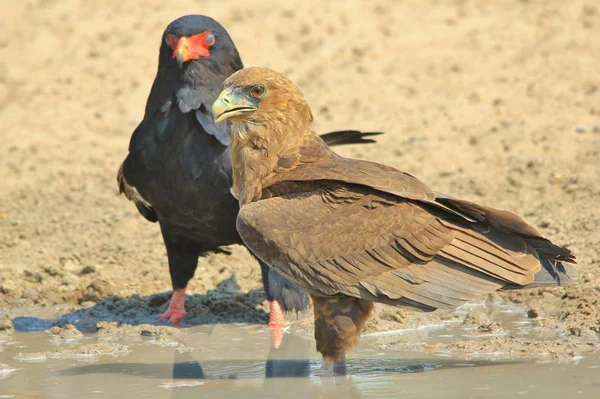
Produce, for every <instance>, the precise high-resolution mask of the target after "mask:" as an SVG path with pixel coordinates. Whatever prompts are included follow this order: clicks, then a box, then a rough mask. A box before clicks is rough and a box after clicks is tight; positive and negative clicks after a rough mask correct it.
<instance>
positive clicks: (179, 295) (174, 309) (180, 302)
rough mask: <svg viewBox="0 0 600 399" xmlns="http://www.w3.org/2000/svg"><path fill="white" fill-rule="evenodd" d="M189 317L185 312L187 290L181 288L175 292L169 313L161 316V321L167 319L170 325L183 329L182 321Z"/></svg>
mask: <svg viewBox="0 0 600 399" xmlns="http://www.w3.org/2000/svg"><path fill="white" fill-rule="evenodd" d="M186 315H187V312H186V311H185V288H179V289H176V290H175V291H173V295H172V296H171V302H170V303H169V308H168V309H167V311H166V312H165V313H163V314H161V315H160V316H158V317H159V318H161V319H167V320H168V321H169V323H171V324H174V325H176V326H178V327H181V320H183V318H184V317H185V316H186Z"/></svg>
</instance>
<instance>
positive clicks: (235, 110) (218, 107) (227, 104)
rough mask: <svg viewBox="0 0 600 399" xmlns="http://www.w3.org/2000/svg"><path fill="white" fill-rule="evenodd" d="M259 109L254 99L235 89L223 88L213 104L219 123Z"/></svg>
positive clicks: (214, 115)
mask: <svg viewBox="0 0 600 399" xmlns="http://www.w3.org/2000/svg"><path fill="white" fill-rule="evenodd" d="M257 109H258V106H257V104H256V103H255V101H254V99H249V98H248V97H247V96H245V95H244V94H243V93H241V92H240V91H237V90H235V89H225V90H223V91H222V92H221V94H219V98H217V100H216V101H215V102H214V103H213V105H212V112H213V117H214V118H215V122H217V123H219V122H222V121H224V120H227V119H230V118H233V117H234V116H237V115H241V114H243V113H247V112H254V111H256V110H257Z"/></svg>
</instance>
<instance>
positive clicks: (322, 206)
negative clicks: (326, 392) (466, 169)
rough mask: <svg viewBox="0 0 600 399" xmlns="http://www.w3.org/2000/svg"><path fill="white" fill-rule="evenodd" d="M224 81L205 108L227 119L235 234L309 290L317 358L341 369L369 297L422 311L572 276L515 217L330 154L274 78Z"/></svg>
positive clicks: (252, 71) (555, 252)
mask: <svg viewBox="0 0 600 399" xmlns="http://www.w3.org/2000/svg"><path fill="white" fill-rule="evenodd" d="M224 86H225V89H224V90H223V91H222V92H221V94H220V95H219V98H218V99H217V101H215V103H214V104H213V107H212V108H213V115H214V117H215V120H216V121H217V122H221V121H224V120H228V121H230V123H231V132H232V144H231V145H232V147H231V148H232V154H231V156H232V165H233V188H232V192H233V194H234V195H235V196H236V197H237V198H238V200H239V204H240V206H241V209H240V212H239V214H238V217H237V229H238V232H239V233H240V236H241V237H242V239H243V240H244V243H245V244H246V245H247V246H248V248H250V250H251V251H252V252H253V253H254V254H255V255H256V256H258V257H259V258H261V259H262V260H263V261H264V262H266V263H267V264H268V265H270V266H272V267H274V268H275V269H276V270H277V271H279V272H280V273H281V274H283V275H284V276H285V277H287V278H288V279H290V280H291V281H292V282H294V283H296V284H298V285H299V286H301V287H303V288H304V289H306V290H307V291H308V292H309V294H310V295H311V297H312V300H313V303H314V317H315V338H316V341H317V350H318V351H319V352H321V354H322V355H323V357H324V358H325V359H326V360H330V361H333V362H335V363H337V364H338V365H343V363H344V358H345V353H346V351H347V350H348V349H349V348H351V347H352V346H353V345H354V344H355V342H356V340H357V338H358V336H359V335H360V332H361V330H362V328H363V326H364V323H365V322H366V320H367V318H368V317H369V314H370V313H371V311H372V309H373V302H381V303H385V304H388V305H394V306H400V307H405V308H410V309H416V310H421V311H432V310H435V309H440V308H446V309H447V308H454V307H456V306H459V305H461V304H463V303H465V302H467V301H469V300H471V299H473V298H477V297H481V296H483V295H485V294H488V293H490V292H494V291H496V290H500V289H521V288H531V287H537V286H540V285H542V286H553V285H565V284H568V283H570V282H571V281H572V277H573V276H574V269H573V268H572V267H571V266H569V265H565V264H563V262H574V259H575V257H574V255H573V254H572V253H571V252H570V251H569V250H568V249H566V248H564V247H559V246H557V245H555V244H553V243H552V242H550V241H549V240H548V239H546V238H544V237H543V236H542V235H541V234H540V233H539V232H538V231H537V230H536V229H535V228H533V227H532V226H530V225H529V224H527V223H526V222H525V221H523V220H522V219H521V218H520V217H518V216H516V215H514V214H512V213H509V212H505V211H501V210H497V209H493V208H488V207H485V206H481V205H477V204H474V203H472V202H468V201H463V200H458V199H454V198H451V197H448V196H445V195H441V194H439V193H436V192H435V191H433V190H431V189H430V188H429V187H427V186H426V185H425V184H424V183H422V182H421V181H419V180H417V179H416V178H415V177H413V176H411V175H409V174H407V173H404V172H401V171H399V170H397V169H394V168H392V167H390V166H386V165H381V164H378V163H375V162H367V161H361V160H356V159H348V158H344V157H341V156H339V155H337V154H336V153H334V152H333V151H331V150H330V149H329V147H327V145H325V143H324V142H323V140H322V139H321V138H319V136H318V135H316V134H315V132H314V131H313V129H312V127H311V125H312V120H313V116H312V113H311V110H310V108H309V106H308V104H307V102H306V100H305V99H304V96H303V95H302V92H301V91H300V90H299V89H298V88H297V87H296V86H295V85H294V84H293V83H291V82H290V81H289V80H288V79H287V78H286V77H284V76H283V75H281V74H279V73H277V72H274V71H272V70H269V69H265V68H248V69H244V70H241V71H239V72H236V73H234V74H233V75H232V76H231V77H229V78H228V79H227V80H226V81H225V84H224Z"/></svg>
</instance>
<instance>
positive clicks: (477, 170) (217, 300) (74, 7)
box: [0, 0, 600, 336]
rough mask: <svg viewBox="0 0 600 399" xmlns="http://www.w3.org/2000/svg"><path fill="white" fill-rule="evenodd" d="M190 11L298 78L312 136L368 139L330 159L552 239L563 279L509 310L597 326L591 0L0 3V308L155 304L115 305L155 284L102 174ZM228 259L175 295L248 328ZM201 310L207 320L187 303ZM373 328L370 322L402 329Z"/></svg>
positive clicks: (238, 279) (249, 263) (160, 271)
mask: <svg viewBox="0 0 600 399" xmlns="http://www.w3.org/2000/svg"><path fill="white" fill-rule="evenodd" d="M190 13H198V14H206V15H209V16H212V17H213V18H215V19H216V20H217V21H219V22H220V23H221V24H223V25H224V27H225V28H226V29H227V30H228V31H229V33H230V35H231V36H232V38H233V40H234V42H235V43H236V45H237V47H238V49H239V51H240V54H241V56H242V59H243V61H244V63H245V65H246V66H257V65H261V66H267V67H270V68H273V69H276V70H278V71H281V72H283V73H285V74H287V75H288V76H289V77H290V78H291V79H292V80H293V81H294V82H295V83H297V84H298V85H299V86H300V87H301V88H302V90H303V91H304V93H305V95H306V97H307V98H308V100H309V103H310V104H311V106H312V109H313V111H314V115H315V119H316V129H317V131H319V132H326V131H329V130H336V129H346V128H354V129H362V130H371V131H372V130H376V131H384V132H386V134H385V135H384V136H381V137H379V138H378V144H376V145H372V146H364V147H352V148H343V149H341V150H340V152H342V153H343V154H344V155H347V156H354V157H361V158H366V159H370V160H375V161H379V162H384V163H387V164H390V165H392V166H395V167H397V168H400V169H402V170H404V171H407V172H409V173H411V174H414V175H416V176H417V177H419V178H420V179H421V180H423V181H424V182H426V183H427V184H428V185H430V186H432V187H433V188H435V189H436V190H438V191H442V192H447V193H451V194H453V195H455V196H459V197H462V198H465V199H469V200H473V201H477V202H480V203H483V204H487V205H490V206H494V207H498V208H502V209H506V210H510V211H513V212H516V213H518V214H520V215H523V216H524V218H525V219H526V220H527V221H528V222H530V223H532V224H533V225H535V226H537V227H538V228H539V229H540V230H541V231H542V232H543V233H544V234H546V235H547V236H548V237H549V238H551V239H552V240H554V241H555V242H557V243H560V244H566V245H568V246H569V247H570V248H571V249H572V250H573V251H574V252H575V253H576V254H577V256H578V259H579V270H580V271H581V274H582V276H583V277H584V278H583V279H582V283H581V284H580V285H578V286H576V287H572V288H569V289H568V291H567V295H565V290H563V289H558V290H552V291H550V290H548V291H534V292H533V293H529V292H528V293H527V294H526V295H523V294H512V296H511V297H510V299H513V300H517V301H519V302H522V303H525V304H526V305H527V306H529V307H530V308H531V310H533V311H536V312H544V314H545V315H548V316H549V317H550V318H551V320H556V317H554V316H556V315H558V314H560V313H561V312H562V311H563V310H564V309H567V310H568V313H567V315H566V316H564V317H562V319H561V320H560V323H562V324H561V325H562V326H564V328H565V331H568V332H569V333H570V334H573V335H577V334H579V335H583V336H588V335H589V334H591V333H592V332H593V331H594V330H595V329H596V330H597V329H598V327H599V326H600V317H599V315H598V307H597V304H596V302H595V301H597V300H598V299H599V298H600V292H599V291H598V290H597V287H598V286H599V282H600V274H599V273H598V270H599V262H600V231H599V229H598V226H599V225H600V210H599V209H600V208H599V207H598V203H599V200H600V184H599V183H600V167H599V164H600V160H599V159H600V90H599V89H600V74H599V72H598V71H599V69H598V68H599V65H600V64H599V61H600V42H599V41H598V38H600V5H599V4H598V2H597V1H592V0H573V1H568V2H567V1H559V0H556V1H551V0H548V1H536V0H521V1H509V0H503V1H496V2H480V1H468V0H456V1H441V0H439V1H434V0H429V1H421V0H412V1H411V0H409V1H393V0H389V1H384V0H376V1H367V0H364V1H359V0H344V1H341V0H340V1H329V2H323V1H321V0H304V1H302V2H288V3H287V4H286V5H282V3H281V2H280V1H274V0H273V1H271V0H265V1H252V2H239V1H233V0H220V1H183V0H169V1H162V0H161V1H157V0H148V1H144V2H138V1H129V0H105V1H102V2H89V1H85V0H62V1H61V0H39V1H23V2H16V1H3V4H2V17H0V18H1V19H2V23H1V26H2V29H0V53H1V54H2V57H1V59H0V138H1V139H2V145H1V146H0V294H1V298H2V299H1V302H2V308H3V310H2V311H3V312H4V313H5V314H9V315H13V316H14V315H16V314H20V313H24V312H26V311H25V310H24V309H29V308H32V307H40V306H46V307H52V306H54V305H60V306H66V307H68V308H70V309H76V308H78V307H79V306H94V305H95V304H97V303H98V302H99V301H102V300H104V299H105V298H106V297H108V296H111V295H115V296H117V297H118V298H121V299H122V301H130V302H127V303H129V304H131V303H135V306H138V307H141V308H144V307H146V308H148V309H149V310H148V313H149V314H153V313H156V314H158V313H159V310H161V309H162V307H164V306H166V304H165V302H166V300H167V299H166V298H167V296H166V294H164V295H163V296H162V297H160V298H159V300H156V297H150V298H155V299H154V302H153V300H152V299H147V298H146V297H144V298H146V299H142V300H140V299H139V298H138V299H136V298H137V297H131V295H133V294H140V295H142V296H146V295H150V294H155V293H157V292H167V291H169V290H170V288H171V287H170V282H169V277H168V269H167V262H166V256H165V253H164V247H163V245H162V242H161V238H160V234H159V229H158V226H157V225H151V224H149V223H147V222H146V221H145V220H143V219H142V217H141V216H139V215H138V213H137V211H136V210H135V208H134V206H133V205H132V204H131V203H129V202H128V201H127V200H126V199H125V198H124V197H120V196H119V195H118V191H117V185H116V180H115V178H116V173H117V169H118V167H119V165H120V163H121V161H122V160H123V158H124V157H125V155H126V153H127V146H128V143H129V138H130V135H131V133H132V131H133V129H134V128H135V127H136V125H137V123H138V122H139V121H140V120H141V118H142V116H143V109H144V105H145V101H146V98H147V95H148V93H149V90H150V86H151V84H152V81H153V79H154V75H155V73H156V68H157V58H158V48H159V45H160V42H161V35H162V32H163V30H164V29H165V27H166V26H167V24H168V23H169V22H170V21H171V20H173V19H175V18H177V17H179V16H181V15H184V14H190ZM230 250H231V252H232V254H231V255H224V254H219V255H214V256H211V257H208V258H205V259H201V260H200V266H199V268H198V271H197V272H196V277H195V278H194V279H193V280H192V281H191V283H190V286H189V291H188V292H189V293H191V294H194V293H196V294H199V295H200V294H202V295H204V294H207V293H210V295H209V296H208V298H209V300H206V296H202V301H204V302H194V299H193V298H192V299H191V300H190V301H188V307H189V309H188V310H190V317H191V319H190V320H194V319H193V317H199V319H196V320H198V322H200V323H201V322H210V321H212V322H215V321H220V320H234V321H252V322H264V320H265V317H266V316H265V313H264V312H263V311H262V310H263V308H261V305H260V302H261V300H262V297H261V295H262V293H261V291H260V287H261V286H260V273H259V268H258V266H257V265H256V263H255V261H254V260H253V259H251V257H250V256H249V255H248V254H247V253H246V251H245V250H244V249H243V248H241V247H232V248H230ZM211 295H212V296H211ZM231 296H234V297H236V298H238V299H237V300H238V302H239V301H242V302H243V301H244V300H246V299H248V298H249V299H248V301H250V302H249V303H255V302H256V301H258V303H259V305H258V308H257V310H256V313H254V314H248V310H247V308H244V307H241V308H239V307H238V308H236V307H233V306H229V305H227V303H228V302H223V301H225V300H226V299H224V298H229V297H231ZM132 298H133V299H132ZM161 298H162V299H161ZM136 301H137V302H136ZM140 301H141V302H140ZM207 301H208V302H207ZM211 301H212V302H211ZM541 301H543V306H542V305H541V303H542V302H541ZM120 303H124V302H120ZM215 304H225V305H224V306H222V309H221V308H219V307H218V306H217V305H215ZM595 304H596V305H595ZM209 305H211V306H212V307H213V308H214V309H215V310H213V311H212V313H206V312H207V311H206V310H202V309H206V308H207V306H209ZM123 306H128V305H123ZM152 306H156V309H154V308H152ZM161 306H162V307H161ZM195 306H196V307H195ZM159 307H160V309H159ZM114 309H116V308H114ZM114 309H113V312H116V311H117V310H114ZM202 312H205V313H202ZM236 312H238V313H237V314H236ZM230 316H231V317H230ZM231 318H233V319H231ZM389 320H390V323H388V324H385V323H384V324H379V325H377V322H376V321H375V322H373V323H375V324H372V325H371V327H370V328H372V329H373V330H377V329H383V328H397V327H398V326H399V325H402V323H404V322H405V321H406V320H407V319H406V318H405V317H395V318H394V317H390V318H389ZM586 334H588V335H586Z"/></svg>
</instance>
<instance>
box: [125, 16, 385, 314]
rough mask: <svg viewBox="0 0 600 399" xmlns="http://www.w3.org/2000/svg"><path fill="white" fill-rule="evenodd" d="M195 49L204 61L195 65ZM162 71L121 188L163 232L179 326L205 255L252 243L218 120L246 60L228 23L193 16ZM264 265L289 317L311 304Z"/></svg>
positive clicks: (178, 30)
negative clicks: (223, 95) (227, 85)
mask: <svg viewBox="0 0 600 399" xmlns="http://www.w3.org/2000/svg"><path fill="white" fill-rule="evenodd" d="M211 34H212V35H213V36H212V37H211V36H209V35H211ZM181 38H185V39H184V40H185V42H182V43H183V44H184V45H185V46H187V47H185V46H183V45H182V47H185V48H183V50H182V49H180V46H179V44H181V43H179V42H177V41H178V40H179V39H181ZM211 42H214V43H212V44H210V43H211ZM176 44H177V48H174V47H175V45H176ZM194 46H196V48H194ZM195 50H197V51H196V53H198V54H204V55H203V56H198V57H197V58H194V57H193V56H191V58H189V57H190V54H195V53H194V51H195ZM158 64H159V65H158V72H157V74H156V78H155V80H154V83H153V85H152V89H151V91H150V95H149V97H148V101H147V104H146V109H145V114H144V119H143V120H142V122H141V123H140V124H139V126H138V127H137V128H136V129H135V131H134V132H133V135H132V137H131V142H130V145H129V154H128V155H127V157H126V158H125V160H124V162H123V164H122V165H121V168H120V169H119V173H118V183H119V190H120V191H121V192H122V193H124V194H125V195H126V196H127V198H129V199H130V200H132V201H133V202H134V203H135V205H136V207H137V209H138V210H139V212H140V213H141V214H142V215H143V216H144V217H145V218H146V219H147V220H149V221H150V222H158V223H159V224H160V227H161V232H162V236H163V239H164V243H165V246H166V250H167V256H168V261H169V270H170V274H171V280H172V284H173V297H172V299H171V304H170V306H169V310H168V311H167V312H166V313H165V314H163V315H162V316H163V317H164V318H168V319H169V321H171V322H173V323H175V324H178V323H179V321H180V320H181V319H182V318H183V317H184V316H185V311H184V300H185V299H184V298H185V288H186V286H187V284H188V281H189V280H190V279H191V278H192V277H193V275H194V272H195V270H196V267H197V263H198V257H199V256H202V255H204V254H206V253H207V252H209V251H215V250H218V248H219V247H220V246H223V245H230V244H242V240H241V238H240V236H239V234H238V233H237V231H236V228H235V219H236V215H237V212H238V210H239V206H238V202H237V200H236V199H235V198H234V197H233V196H232V195H231V194H230V187H231V185H232V177H231V160H230V152H229V148H228V145H229V143H230V136H229V124H228V123H222V124H219V125H216V124H215V123H214V121H213V118H212V115H211V105H212V103H213V102H214V101H215V100H216V98H217V96H218V94H219V92H220V91H221V85H222V82H223V81H224V80H225V79H226V78H227V77H228V76H229V75H231V74H232V73H233V72H235V71H237V70H239V69H241V68H242V61H241V59H240V56H239V54H238V51H237V49H236V47H235V45H234V44H233V42H232V40H231V38H230V37H229V34H228V33H227V31H226V30H225V29H224V28H223V27H222V26H221V25H220V24H219V23H217V22H216V21H214V20H213V19H211V18H209V17H206V16H200V15H188V16H184V17H181V18H178V19H177V20H175V21H173V22H172V23H171V24H170V25H169V26H168V27H167V29H166V30H165V32H164V34H163V37H162V42H161V46H160V55H159V63H158ZM373 134H375V133H361V132H358V131H342V132H333V133H330V134H328V135H325V137H324V139H325V141H327V142H329V143H331V144H332V145H339V144H349V143H365V142H372V141H373V140H372V139H369V138H367V137H368V136H370V135H373ZM261 267H262V272H263V281H264V286H265V290H266V292H267V296H268V298H269V300H270V301H278V302H279V304H280V305H281V308H282V309H283V310H284V311H285V310H294V309H295V310H300V309H303V308H304V307H306V306H307V304H308V296H307V294H306V292H304V291H303V290H301V289H299V288H297V287H296V286H294V285H292V284H291V283H289V282H288V281H286V280H285V279H284V278H283V277H282V276H281V275H279V274H278V273H277V272H275V271H274V270H269V268H268V267H267V266H266V265H264V264H262V265H261Z"/></svg>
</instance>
